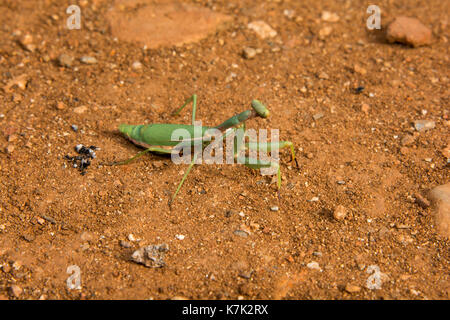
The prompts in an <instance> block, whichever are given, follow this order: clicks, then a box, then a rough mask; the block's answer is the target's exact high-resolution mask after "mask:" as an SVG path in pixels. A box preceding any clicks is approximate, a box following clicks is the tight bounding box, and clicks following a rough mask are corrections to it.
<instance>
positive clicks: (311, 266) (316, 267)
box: [306, 261, 322, 271]
mask: <svg viewBox="0 0 450 320" xmlns="http://www.w3.org/2000/svg"><path fill="white" fill-rule="evenodd" d="M306 267H307V268H308V269H313V270H319V271H322V269H321V268H320V266H319V264H318V263H317V262H315V261H311V262H310V263H308V264H307V265H306Z"/></svg>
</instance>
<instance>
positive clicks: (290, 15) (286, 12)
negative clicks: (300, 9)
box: [283, 9, 295, 19]
mask: <svg viewBox="0 0 450 320" xmlns="http://www.w3.org/2000/svg"><path fill="white" fill-rule="evenodd" d="M283 14H284V15H285V16H286V17H287V18H288V19H293V18H294V17H295V11H294V10H290V9H285V10H284V11H283Z"/></svg>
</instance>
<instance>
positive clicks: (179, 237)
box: [175, 234, 184, 240]
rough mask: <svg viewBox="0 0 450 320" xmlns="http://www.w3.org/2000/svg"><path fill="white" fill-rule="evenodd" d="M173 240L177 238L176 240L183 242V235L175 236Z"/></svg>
mask: <svg viewBox="0 0 450 320" xmlns="http://www.w3.org/2000/svg"><path fill="white" fill-rule="evenodd" d="M175 238H177V239H178V240H184V235H182V234H177V235H175Z"/></svg>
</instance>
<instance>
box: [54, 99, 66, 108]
mask: <svg viewBox="0 0 450 320" xmlns="http://www.w3.org/2000/svg"><path fill="white" fill-rule="evenodd" d="M65 108H66V105H65V104H64V102H62V101H59V102H58V103H57V104H56V109H58V110H64V109H65Z"/></svg>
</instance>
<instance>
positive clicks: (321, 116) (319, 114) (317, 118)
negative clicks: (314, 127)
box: [313, 113, 323, 121]
mask: <svg viewBox="0 0 450 320" xmlns="http://www.w3.org/2000/svg"><path fill="white" fill-rule="evenodd" d="M321 118H323V113H316V114H315V115H313V119H314V120H316V121H317V120H319V119H321Z"/></svg>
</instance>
